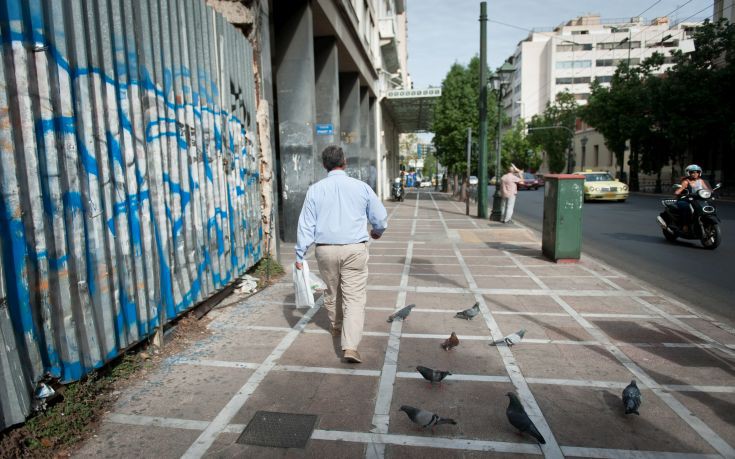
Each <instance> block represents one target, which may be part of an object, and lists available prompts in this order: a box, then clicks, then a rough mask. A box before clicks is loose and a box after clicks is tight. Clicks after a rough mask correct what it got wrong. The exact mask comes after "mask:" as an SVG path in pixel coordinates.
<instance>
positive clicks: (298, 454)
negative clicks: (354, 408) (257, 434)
mask: <svg viewBox="0 0 735 459" xmlns="http://www.w3.org/2000/svg"><path fill="white" fill-rule="evenodd" d="M239 436H240V434H233V433H223V434H221V435H220V436H219V437H217V440H215V441H214V443H213V444H212V446H211V447H210V448H209V450H207V452H206V454H204V456H203V457H205V458H207V459H229V458H243V457H256V458H261V459H295V458H304V459H322V458H325V457H328V458H330V459H332V458H334V459H352V458H355V457H363V456H364V455H365V445H364V444H362V443H348V442H343V441H326V440H309V442H308V443H307V444H306V447H305V448H304V449H301V448H275V447H267V446H256V445H241V444H239V443H236V442H237V439H238V437H239Z"/></svg>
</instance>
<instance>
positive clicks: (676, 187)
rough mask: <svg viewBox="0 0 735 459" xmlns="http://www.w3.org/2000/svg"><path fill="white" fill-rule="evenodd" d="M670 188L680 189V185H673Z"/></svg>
mask: <svg viewBox="0 0 735 459" xmlns="http://www.w3.org/2000/svg"><path fill="white" fill-rule="evenodd" d="M671 188H672V189H674V190H678V189H679V188H681V184H679V183H675V184H674V185H671Z"/></svg>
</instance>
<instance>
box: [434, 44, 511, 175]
mask: <svg viewBox="0 0 735 459" xmlns="http://www.w3.org/2000/svg"><path fill="white" fill-rule="evenodd" d="M488 73H489V72H488ZM479 99H480V60H479V58H478V57H477V56H475V57H473V58H472V60H470V63H469V64H468V65H467V67H464V66H462V65H461V64H458V63H455V64H454V65H452V67H451V68H450V69H449V72H448V73H447V76H446V77H445V78H444V81H442V95H441V97H439V100H437V102H436V104H435V106H434V114H433V119H432V131H433V132H434V145H435V147H436V150H437V152H438V155H439V157H440V158H441V162H442V164H443V165H444V166H447V167H448V168H449V169H451V170H452V171H453V172H454V173H457V172H459V173H461V174H464V172H465V171H466V168H467V128H472V135H473V137H475V138H476V136H477V134H478V132H479V110H478V108H479V103H478V102H479ZM493 100H494V99H492V98H491V96H490V93H489V92H488V151H491V150H490V149H489V148H490V146H491V145H492V144H493V142H494V137H495V136H494V134H493V132H494V130H493V129H492V126H493V125H494V123H495V121H494V120H495V112H496V110H495V108H494V106H495V104H494V102H493ZM473 144H474V145H476V142H474V143H473ZM472 150H473V151H472V156H471V166H472V167H471V173H475V174H477V166H476V165H477V154H478V153H477V150H478V149H477V148H473V149H472Z"/></svg>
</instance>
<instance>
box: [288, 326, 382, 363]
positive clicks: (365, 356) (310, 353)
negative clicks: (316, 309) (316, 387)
mask: <svg viewBox="0 0 735 459" xmlns="http://www.w3.org/2000/svg"><path fill="white" fill-rule="evenodd" d="M387 345H388V337H381V336H364V335H363V337H362V341H361V342H360V347H359V349H358V351H359V352H360V356H361V357H362V363H361V364H360V365H359V366H355V364H349V363H344V362H342V360H341V359H342V347H341V346H340V339H339V338H334V339H333V338H332V336H331V335H329V334H322V333H320V334H312V333H302V334H300V335H299V336H298V338H296V340H295V341H294V342H293V344H291V346H290V347H289V348H288V349H287V350H286V352H284V353H283V355H282V356H281V358H280V359H278V363H279V364H280V365H303V366H307V367H329V368H350V369H354V368H359V369H361V370H380V369H381V368H382V367H383V359H384V358H385V349H386V347H387Z"/></svg>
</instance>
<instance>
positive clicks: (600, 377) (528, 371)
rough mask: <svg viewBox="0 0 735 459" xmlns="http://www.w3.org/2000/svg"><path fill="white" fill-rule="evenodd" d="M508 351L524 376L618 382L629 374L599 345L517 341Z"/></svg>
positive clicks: (626, 378)
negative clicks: (511, 351)
mask: <svg viewBox="0 0 735 459" xmlns="http://www.w3.org/2000/svg"><path fill="white" fill-rule="evenodd" d="M526 336H528V335H526ZM512 350H513V356H514V357H515V359H516V362H517V363H518V365H519V366H520V368H521V371H522V372H523V375H524V376H525V377H526V378H552V379H573V380H596V381H619V382H623V381H630V378H631V373H630V372H629V371H628V370H627V369H626V368H625V367H624V366H623V365H622V364H621V363H620V362H618V361H617V360H616V359H615V357H613V355H612V354H610V353H609V352H608V351H607V350H605V349H604V348H603V347H602V346H581V345H574V344H523V343H521V344H519V345H517V346H513V348H512Z"/></svg>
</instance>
